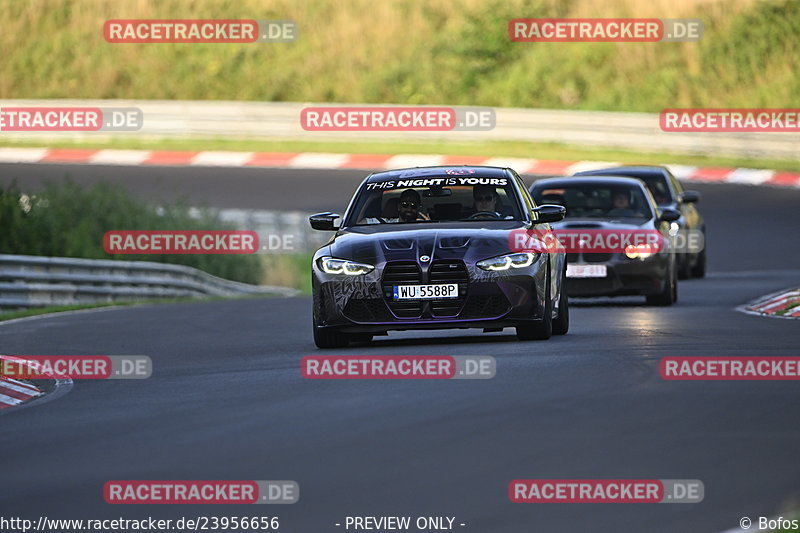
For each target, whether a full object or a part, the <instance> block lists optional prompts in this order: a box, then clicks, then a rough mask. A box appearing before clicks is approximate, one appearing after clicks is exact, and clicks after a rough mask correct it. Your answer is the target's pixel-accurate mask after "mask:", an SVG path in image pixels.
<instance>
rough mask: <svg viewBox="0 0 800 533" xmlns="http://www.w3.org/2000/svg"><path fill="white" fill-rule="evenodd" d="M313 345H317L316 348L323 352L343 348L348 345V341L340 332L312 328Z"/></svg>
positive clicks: (344, 334) (345, 335)
mask: <svg viewBox="0 0 800 533" xmlns="http://www.w3.org/2000/svg"><path fill="white" fill-rule="evenodd" d="M314 344H316V345H317V348H321V349H323V350H326V349H329V348H345V347H346V346H347V345H348V344H350V339H349V338H348V336H347V334H346V333H342V332H341V331H336V330H335V329H334V330H330V329H321V328H318V327H314Z"/></svg>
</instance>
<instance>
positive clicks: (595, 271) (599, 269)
mask: <svg viewBox="0 0 800 533" xmlns="http://www.w3.org/2000/svg"><path fill="white" fill-rule="evenodd" d="M607 275H608V271H607V269H606V265H570V264H568V265H567V277H568V278H604V277H606V276H607Z"/></svg>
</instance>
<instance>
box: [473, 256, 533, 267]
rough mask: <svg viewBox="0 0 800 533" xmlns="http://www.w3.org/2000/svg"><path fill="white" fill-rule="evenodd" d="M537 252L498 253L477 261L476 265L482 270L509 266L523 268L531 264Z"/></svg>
mask: <svg viewBox="0 0 800 533" xmlns="http://www.w3.org/2000/svg"><path fill="white" fill-rule="evenodd" d="M538 257H539V254H536V253H532V252H523V253H519V254H507V255H499V256H497V257H491V258H489V259H484V260H483V261H478V262H477V263H476V265H477V266H478V268H482V269H483V270H508V269H509V268H525V267H528V266H531V265H532V264H533V262H534V261H536V259H537V258H538Z"/></svg>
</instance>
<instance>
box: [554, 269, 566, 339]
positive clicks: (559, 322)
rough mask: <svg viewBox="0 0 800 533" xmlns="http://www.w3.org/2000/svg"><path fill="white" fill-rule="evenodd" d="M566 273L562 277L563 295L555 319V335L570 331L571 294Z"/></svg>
mask: <svg viewBox="0 0 800 533" xmlns="http://www.w3.org/2000/svg"><path fill="white" fill-rule="evenodd" d="M565 282H566V274H565V275H564V276H563V277H562V278H561V296H559V297H558V317H557V318H556V319H555V320H553V335H566V334H567V332H568V331H569V296H568V295H567V285H566V283H565Z"/></svg>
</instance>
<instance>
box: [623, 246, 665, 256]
mask: <svg viewBox="0 0 800 533" xmlns="http://www.w3.org/2000/svg"><path fill="white" fill-rule="evenodd" d="M657 251H658V249H657V247H656V246H654V245H652V244H640V245H638V246H637V245H634V244H629V245H628V246H626V247H625V255H626V256H628V259H647V258H648V257H650V256H651V255H653V254H654V253H656V252H657Z"/></svg>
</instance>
